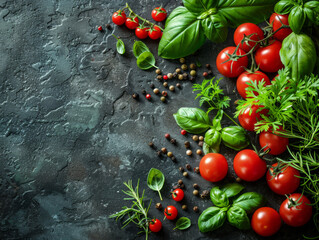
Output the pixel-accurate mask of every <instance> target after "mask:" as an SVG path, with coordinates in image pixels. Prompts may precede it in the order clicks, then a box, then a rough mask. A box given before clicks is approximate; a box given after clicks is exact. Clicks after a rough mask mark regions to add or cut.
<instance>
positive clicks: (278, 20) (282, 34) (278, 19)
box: [269, 13, 292, 41]
mask: <svg viewBox="0 0 319 240" xmlns="http://www.w3.org/2000/svg"><path fill="white" fill-rule="evenodd" d="M269 23H270V24H272V30H273V32H275V31H277V30H278V28H280V27H281V25H282V23H283V24H285V25H289V23H288V14H285V15H280V14H278V13H273V14H272V15H271V16H270V19H269ZM290 33H292V30H291V29H290V28H283V29H281V30H279V31H278V32H276V33H275V34H274V38H276V39H277V40H279V41H283V40H284V39H285V38H286V37H287V36H288V35H289V34H290Z"/></svg>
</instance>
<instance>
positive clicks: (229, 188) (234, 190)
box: [220, 183, 245, 198]
mask: <svg viewBox="0 0 319 240" xmlns="http://www.w3.org/2000/svg"><path fill="white" fill-rule="evenodd" d="M244 188H245V187H244V186H243V185H241V184H239V183H228V184H226V185H224V186H223V187H222V188H221V189H220V190H221V191H223V192H224V193H225V194H226V196H227V197H229V198H230V197H234V196H236V195H237V194H238V193H240V192H241V191H242V190H243V189H244Z"/></svg>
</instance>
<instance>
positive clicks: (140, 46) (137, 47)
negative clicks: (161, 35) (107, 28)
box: [133, 41, 150, 58]
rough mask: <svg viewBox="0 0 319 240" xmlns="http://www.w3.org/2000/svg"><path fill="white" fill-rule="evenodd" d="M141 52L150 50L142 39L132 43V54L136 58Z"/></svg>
mask: <svg viewBox="0 0 319 240" xmlns="http://www.w3.org/2000/svg"><path fill="white" fill-rule="evenodd" d="M143 52H150V49H149V48H148V47H147V46H146V44H145V43H143V42H142V41H135V42H134V45H133V54H134V56H135V57H136V58H138V57H139V56H140V55H141V54H142V53H143Z"/></svg>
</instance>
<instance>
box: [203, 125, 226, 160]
mask: <svg viewBox="0 0 319 240" xmlns="http://www.w3.org/2000/svg"><path fill="white" fill-rule="evenodd" d="M221 140H222V138H221V133H220V132H219V131H217V130H216V129H209V130H208V131H207V132H206V134H205V138H204V145H203V147H204V152H205V148H207V147H208V149H206V150H208V151H212V152H214V153H218V152H219V149H220V148H219V147H220V143H221ZM205 144H206V145H208V146H205ZM208 153H209V152H208ZM205 154H207V153H205Z"/></svg>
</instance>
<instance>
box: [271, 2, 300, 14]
mask: <svg viewBox="0 0 319 240" xmlns="http://www.w3.org/2000/svg"><path fill="white" fill-rule="evenodd" d="M295 4H296V3H295V2H294V1H292V0H282V1H279V2H277V3H276V5H275V9H274V10H275V12H276V13H278V14H288V13H290V11H291V9H292V8H293V7H294V6H295Z"/></svg>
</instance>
